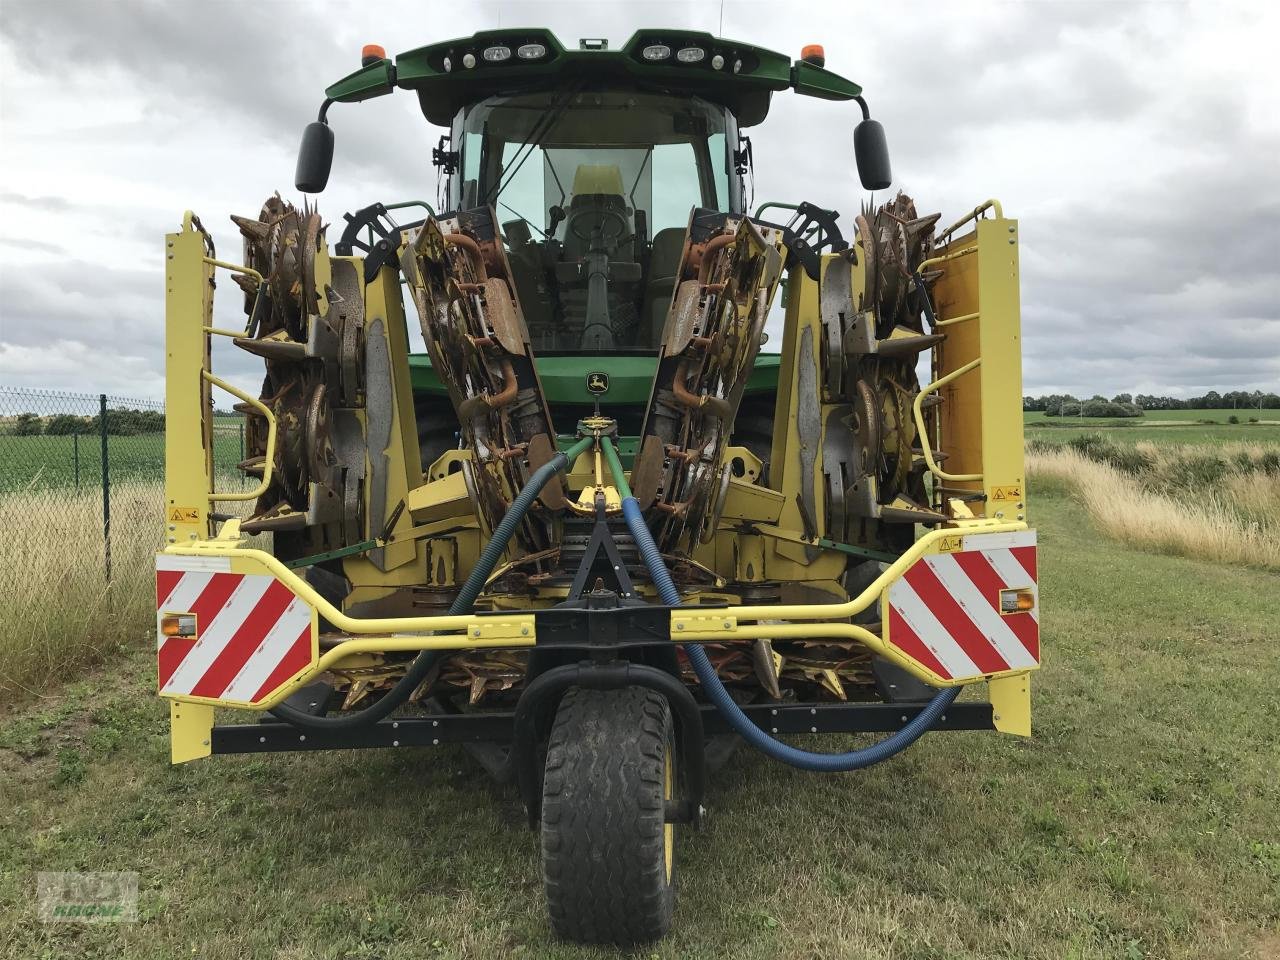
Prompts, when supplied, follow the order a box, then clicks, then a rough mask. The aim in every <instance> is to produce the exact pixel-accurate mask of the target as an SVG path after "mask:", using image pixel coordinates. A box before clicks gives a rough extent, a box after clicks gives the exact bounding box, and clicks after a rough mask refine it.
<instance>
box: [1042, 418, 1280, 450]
mask: <svg viewBox="0 0 1280 960" xmlns="http://www.w3.org/2000/svg"><path fill="white" fill-rule="evenodd" d="M1232 415H1234V416H1236V417H1238V418H1239V419H1240V420H1241V422H1240V423H1228V422H1227V418H1228V417H1230V416H1232ZM1249 417H1257V418H1258V420H1259V422H1258V423H1249V422H1248V418H1249ZM1202 420H1212V421H1213V422H1212V423H1201V422H1199V421H1202ZM1023 421H1024V424H1025V426H1026V428H1027V431H1026V432H1027V437H1028V438H1034V437H1040V438H1044V439H1049V440H1065V439H1068V438H1069V437H1073V436H1078V435H1080V434H1082V433H1096V432H1097V431H1099V430H1105V431H1106V432H1107V436H1108V438H1110V439H1112V440H1115V441H1116V442H1120V443H1138V442H1141V441H1144V440H1146V441H1154V442H1157V443H1215V444H1222V443H1275V444H1280V410H1148V411H1147V412H1146V413H1145V415H1143V416H1141V417H1132V418H1100V417H1046V416H1045V415H1044V414H1043V413H1041V412H1039V411H1035V410H1028V411H1025V412H1024V413H1023Z"/></svg>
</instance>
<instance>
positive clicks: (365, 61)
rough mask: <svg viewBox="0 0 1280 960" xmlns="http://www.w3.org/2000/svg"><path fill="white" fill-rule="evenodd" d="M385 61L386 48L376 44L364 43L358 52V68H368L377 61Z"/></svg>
mask: <svg viewBox="0 0 1280 960" xmlns="http://www.w3.org/2000/svg"><path fill="white" fill-rule="evenodd" d="M385 59H387V50H386V47H383V46H382V45H381V44H377V43H366V44H365V45H364V48H363V49H362V50H361V51H360V66H362V67H369V66H372V65H373V64H375V63H377V62H378V61H379V60H385Z"/></svg>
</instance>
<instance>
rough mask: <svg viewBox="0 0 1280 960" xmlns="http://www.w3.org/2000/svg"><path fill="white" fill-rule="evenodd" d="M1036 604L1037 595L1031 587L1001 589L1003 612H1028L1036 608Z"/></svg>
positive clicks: (1001, 609)
mask: <svg viewBox="0 0 1280 960" xmlns="http://www.w3.org/2000/svg"><path fill="white" fill-rule="evenodd" d="M1035 606H1036V595H1035V594H1034V593H1032V592H1031V590H1030V589H1027V588H1025V587H1024V588H1023V589H1021V590H1001V591H1000V612H1001V613H1026V612H1027V611H1028V610H1034V609H1035Z"/></svg>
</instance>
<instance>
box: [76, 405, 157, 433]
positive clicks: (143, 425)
mask: <svg viewBox="0 0 1280 960" xmlns="http://www.w3.org/2000/svg"><path fill="white" fill-rule="evenodd" d="M101 419H102V418H101V416H97V417H91V418H89V429H90V430H92V431H95V432H96V431H98V430H100V429H101V427H100V426H99V424H100V423H101ZM163 430H164V414H163V413H161V412H160V411H159V410H108V411H107V433H108V434H110V435H111V436H113V437H132V436H136V435H137V434H140V433H160V432H161V431H163Z"/></svg>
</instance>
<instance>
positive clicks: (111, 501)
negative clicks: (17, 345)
mask: <svg viewBox="0 0 1280 960" xmlns="http://www.w3.org/2000/svg"><path fill="white" fill-rule="evenodd" d="M213 423H214V428H213V459H214V473H215V476H216V478H217V486H218V488H219V489H226V488H227V487H228V486H241V485H243V483H244V478H243V475H242V474H241V473H240V472H239V471H238V470H237V469H236V465H237V464H238V463H239V462H240V461H241V460H243V459H244V425H243V422H242V420H241V418H240V417H239V416H238V415H236V414H227V415H215V416H214V418H213ZM164 427H165V420H164V404H162V403H159V402H157V401H154V400H139V399H130V398H127V397H113V396H108V395H107V394H97V395H94V394H76V393H62V392H54V391H48V390H29V389H22V388H15V387H0V517H4V518H5V519H6V520H8V523H7V528H8V529H11V530H12V529H14V527H15V526H17V528H18V529H20V530H21V531H22V533H21V535H20V539H21V546H22V548H23V550H24V551H25V552H26V553H28V554H29V553H31V552H32V551H51V552H52V551H59V550H62V551H66V552H67V555H68V556H70V555H71V554H75V555H76V556H77V557H79V558H80V562H83V554H84V553H85V552H86V551H89V550H93V551H94V552H95V553H96V554H97V555H98V556H99V557H100V558H101V566H102V571H103V575H104V576H105V577H107V578H108V579H109V578H110V577H111V573H112V567H113V565H116V566H118V565H119V564H121V563H134V562H137V561H139V560H141V559H143V557H141V556H138V554H139V553H140V552H142V553H149V552H150V551H152V550H154V549H155V548H156V547H158V546H159V545H160V543H161V534H162V532H163V530H164V515H163V510H162V507H163V500H164ZM126 544H127V545H128V546H127V547H126V546H125V545H126ZM11 545H15V544H13V543H11ZM20 556H21V554H20Z"/></svg>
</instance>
